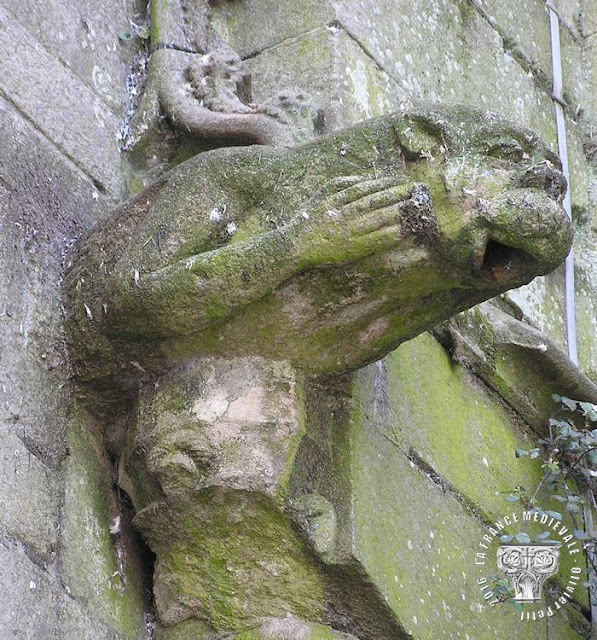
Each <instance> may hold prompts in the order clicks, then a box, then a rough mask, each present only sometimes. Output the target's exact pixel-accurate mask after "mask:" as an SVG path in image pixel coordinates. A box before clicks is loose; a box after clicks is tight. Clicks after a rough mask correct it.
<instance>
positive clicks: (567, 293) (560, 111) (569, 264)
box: [545, 0, 578, 366]
mask: <svg viewBox="0 0 597 640" xmlns="http://www.w3.org/2000/svg"><path fill="white" fill-rule="evenodd" d="M545 4H546V6H547V9H548V12H549V25H550V34H551V67H552V73H553V93H552V94H551V97H552V99H553V102H554V107H555V113H556V128H557V134H558V153H559V156H560V159H561V161H562V171H563V173H564V177H565V178H566V181H567V182H568V189H567V190H566V197H565V198H564V209H565V211H566V214H567V215H568V218H570V220H572V209H571V204H570V170H569V168H568V145H567V144H566V120H565V116H564V107H565V106H566V103H565V102H564V92H563V88H562V55H561V51H560V18H559V16H558V13H557V10H556V8H555V6H554V5H553V3H552V0H546V3H545ZM564 298H565V309H566V336H567V342H568V356H569V358H570V360H572V362H573V363H574V364H575V365H577V366H578V350H577V342H576V316H575V310H574V249H570V253H569V254H568V257H567V258H566V272H565V278H564Z"/></svg>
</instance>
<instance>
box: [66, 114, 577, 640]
mask: <svg viewBox="0 0 597 640" xmlns="http://www.w3.org/2000/svg"><path fill="white" fill-rule="evenodd" d="M564 190H565V181H564V179H563V177H562V174H561V173H560V171H559V170H558V160H557V158H556V157H555V156H554V155H553V154H552V153H551V152H550V151H549V150H548V149H547V148H546V147H545V146H544V145H543V144H542V143H541V142H540V141H539V140H538V139H537V137H536V136H534V135H533V134H532V133H531V132H529V131H527V130H524V129H520V128H518V127H516V126H514V125H512V124H509V123H508V122H506V121H504V120H502V119H500V118H498V117H497V116H495V115H491V114H486V113H481V112H478V111H474V110H469V109H465V108H452V109H445V108H434V109H431V110H420V111H411V112H406V113H396V114H393V115H389V116H385V117H382V118H379V119H376V120H370V121H367V122H363V123H362V124H359V125H357V126H355V127H352V128H350V129H346V130H343V131H338V132H336V133H334V134H331V135H328V136H325V137H321V138H318V139H317V140H315V141H313V142H310V143H308V144H305V145H303V146H298V147H296V148H292V149H280V148H273V147H267V146H262V147H260V146H252V147H234V148H225V149H217V150H214V151H209V152H206V153H203V154H200V155H198V156H196V157H194V158H192V159H191V160H188V161H187V162H185V163H183V164H181V165H179V166H178V167H176V168H175V169H174V170H172V171H171V172H170V173H168V174H165V175H163V176H161V177H160V178H159V179H158V180H157V181H156V182H155V183H154V184H153V185H151V186H150V187H148V188H147V189H145V190H144V191H142V192H141V193H139V194H138V195H137V196H135V197H134V198H132V199H131V200H129V201H128V202H126V203H124V204H123V205H122V206H121V207H119V208H118V209H117V210H116V211H114V212H113V214H112V215H111V216H110V217H109V218H108V219H107V220H105V221H104V222H102V223H101V224H100V225H99V226H98V228H97V229H95V230H94V231H93V232H92V233H91V234H90V235H89V237H88V238H87V239H86V240H85V241H84V242H83V243H82V244H81V246H80V247H79V251H78V254H77V255H76V257H75V259H74V264H73V266H72V268H71V269H70V272H69V273H68V276H67V281H66V290H67V304H68V312H69V317H68V329H69V339H70V343H71V355H72V357H73V360H74V364H75V369H76V374H77V377H78V380H79V382H80V383H81V384H83V385H85V387H86V393H87V396H88V397H89V398H93V397H95V398H101V399H102V400H106V401H110V402H111V403H112V406H111V407H110V408H111V409H114V404H113V403H115V402H119V401H120V402H122V403H123V405H126V409H127V412H128V415H127V418H126V419H125V420H123V421H122V427H119V426H118V424H119V423H117V422H116V421H115V420H114V419H113V416H114V415H115V414H116V412H114V411H112V412H111V422H112V424H111V426H110V428H109V429H108V433H107V440H109V443H110V447H111V449H112V453H113V455H114V456H115V457H116V458H117V459H118V476H119V484H120V486H121V487H122V488H123V489H124V490H125V491H126V492H127V493H128V495H129V496H130V497H131V499H132V502H133V504H134V507H135V510H136V516H135V519H134V523H135V525H136V526H137V528H138V529H139V530H140V531H141V533H142V534H143V536H144V537H145V539H146V541H147V542H148V544H149V546H150V547H151V549H152V550H153V552H154V553H155V554H156V558H157V560H156V566H155V574H154V596H155V602H156V608H157V611H158V616H159V620H160V623H161V624H162V625H165V626H167V627H169V632H168V634H169V635H168V636H167V637H168V638H177V639H178V638H181V639H182V638H185V637H191V636H192V637H196V638H198V639H199V638H210V639H211V638H216V637H217V638H222V637H229V635H227V634H230V633H231V632H233V631H236V632H242V631H246V630H248V629H258V628H261V630H262V631H260V632H259V633H261V634H262V635H260V636H259V637H264V638H269V637H278V636H276V635H272V633H273V631H272V629H274V630H275V629H279V628H282V629H283V628H284V625H290V622H288V621H287V622H285V623H284V624H282V623H280V622H276V620H278V621H279V620H280V619H282V620H283V619H285V618H286V616H287V614H290V615H291V616H295V617H297V618H301V619H303V620H305V621H308V622H305V623H303V622H296V621H295V622H292V624H291V625H290V626H291V627H292V625H294V626H295V627H296V628H297V629H298V628H299V627H300V628H303V627H304V629H305V634H307V633H308V632H309V628H310V627H309V625H311V626H312V625H314V624H315V625H317V624H324V625H328V626H329V629H328V630H327V631H329V633H330V634H332V633H335V632H333V631H332V629H336V630H337V631H338V633H339V634H340V635H337V636H336V637H347V636H343V635H342V634H343V633H353V634H354V635H356V636H358V637H360V638H362V639H364V638H367V639H369V640H382V639H387V638H390V637H391V638H399V637H405V636H404V634H403V633H402V631H401V628H400V625H399V622H398V621H397V620H396V617H395V615H394V613H393V611H392V610H391V608H390V607H389V605H388V603H387V602H386V600H385V599H384V598H383V597H382V596H381V594H380V593H379V592H378V591H377V590H376V589H375V588H373V587H372V586H371V583H370V582H368V580H367V576H365V575H363V574H364V570H363V568H362V567H360V566H358V562H357V560H355V558H354V555H353V554H352V551H351V535H352V533H351V532H352V529H351V526H352V525H351V511H350V509H349V508H348V509H347V508H346V505H345V504H344V503H343V502H342V499H341V498H342V497H341V496H340V493H341V487H342V486H343V485H342V483H341V482H337V481H336V480H335V479H333V478H331V479H330V478H326V479H325V481H323V480H322V481H321V482H320V481H319V479H318V477H317V474H318V473H324V474H325V475H329V474H333V473H334V463H333V462H331V461H329V462H325V463H324V462H322V460H323V458H321V456H320V457H317V456H315V458H313V460H314V462H306V460H308V459H309V456H310V455H311V454H310V451H311V449H310V447H311V445H310V444H309V443H308V442H307V441H309V440H310V436H306V435H305V434H306V433H308V432H309V428H310V426H309V425H312V424H314V423H316V422H320V421H324V422H325V421H326V420H329V416H330V415H337V414H338V412H339V411H345V412H346V413H347V412H349V408H345V409H341V405H342V403H343V402H344V400H341V397H343V398H344V399H346V397H347V393H344V395H343V396H342V393H341V391H342V389H341V388H343V384H344V383H342V382H341V381H342V380H346V378H347V376H342V375H341V374H344V373H346V372H349V371H351V370H354V369H356V368H359V367H361V366H363V365H365V364H367V363H369V362H372V361H374V360H376V359H379V358H381V357H383V356H384V355H385V354H386V353H388V352H389V351H390V350H392V349H394V348H395V347H396V346H398V345H399V344H400V343H401V342H403V341H404V340H408V339H409V338H412V337H414V336H416V335H417V334H419V333H421V332H422V331H425V330H426V329H429V328H431V327H433V326H435V325H437V324H438V323H439V322H441V321H443V320H446V319H447V318H450V317H451V316H453V315H454V314H456V313H457V312H459V311H461V310H463V309H467V308H470V307H471V306H473V305H475V304H477V303H479V302H481V301H483V300H485V299H487V298H491V297H493V296H496V295H497V294H499V293H501V292H503V291H505V290H507V289H510V288H512V287H517V286H520V285H522V284H524V283H527V282H529V281H530V280H531V279H532V278H534V277H535V276H537V275H540V274H545V273H547V272H549V271H551V270H552V269H554V268H555V267H556V266H557V265H558V264H559V263H560V262H561V261H562V260H563V259H564V258H565V256H566V254H567V252H568V250H569V247H570V244H571V240H572V231H571V226H570V224H569V222H568V219H567V217H566V215H565V213H564V211H563V209H562V206H561V200H562V196H563V193H564ZM336 374H338V375H336ZM326 376H328V377H326ZM309 378H311V379H310V380H309ZM315 378H317V380H315ZM333 381H336V383H337V386H338V394H340V395H338V397H335V396H333V394H332V393H331V392H330V395H329V398H328V400H329V402H328V404H326V402H327V401H326V400H325V398H326V397H327V396H326V393H328V389H331V388H332V386H333V384H334V382H333ZM322 398H323V400H322ZM131 399H132V400H133V402H128V401H129V400H131ZM345 404H347V402H345ZM99 406H100V405H96V407H99ZM347 406H348V405H347ZM122 413H124V412H122ZM324 426H325V425H324ZM311 442H312V443H314V444H313V446H314V448H317V444H316V443H315V440H311ZM303 443H306V444H305V446H303ZM321 449H322V451H327V450H326V447H325V446H322V447H321ZM330 455H331V454H330ZM330 460H331V458H330ZM340 465H341V462H338V466H340ZM298 467H301V468H300V469H299V468H298ZM322 470H323V471H322ZM272 621H273V622H272ZM296 625H298V626H296ZM301 625H302V626H301ZM177 629H178V630H179V631H176V630H177ZM270 632H271V633H270ZM256 633H257V632H256ZM301 633H302V632H301ZM313 633H314V632H313ZM177 634H178V635H177ZM268 634H270V635H268ZM239 637H243V636H242V635H241V636H239ZM305 637H310V636H309V635H305ZM312 637H315V635H313V636H312Z"/></svg>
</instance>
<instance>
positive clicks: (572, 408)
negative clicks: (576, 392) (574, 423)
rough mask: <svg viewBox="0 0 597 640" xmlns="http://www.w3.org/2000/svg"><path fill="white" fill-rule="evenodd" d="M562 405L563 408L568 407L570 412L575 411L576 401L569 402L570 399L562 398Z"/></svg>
mask: <svg viewBox="0 0 597 640" xmlns="http://www.w3.org/2000/svg"><path fill="white" fill-rule="evenodd" d="M562 404H563V405H564V406H565V407H568V409H570V411H576V406H577V402H576V400H570V398H562Z"/></svg>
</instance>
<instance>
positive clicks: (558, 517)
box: [545, 511, 563, 521]
mask: <svg viewBox="0 0 597 640" xmlns="http://www.w3.org/2000/svg"><path fill="white" fill-rule="evenodd" d="M545 513H546V514H547V515H548V516H549V517H550V518H553V519H554V520H560V521H561V520H562V519H563V516H562V514H561V513H558V512H557V511H546V512H545Z"/></svg>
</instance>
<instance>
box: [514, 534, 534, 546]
mask: <svg viewBox="0 0 597 640" xmlns="http://www.w3.org/2000/svg"><path fill="white" fill-rule="evenodd" d="M514 537H515V538H516V540H517V541H518V542H520V543H521V544H527V543H528V542H530V541H531V538H530V536H529V535H528V534H527V533H523V532H520V533H517V534H516V535H515V536H514Z"/></svg>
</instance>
